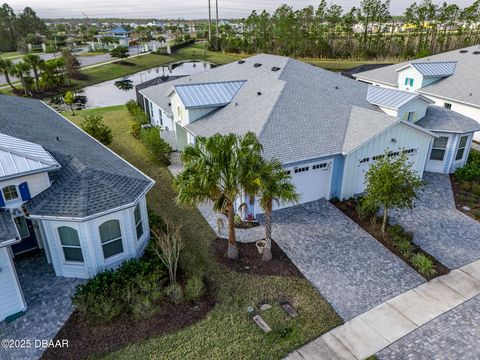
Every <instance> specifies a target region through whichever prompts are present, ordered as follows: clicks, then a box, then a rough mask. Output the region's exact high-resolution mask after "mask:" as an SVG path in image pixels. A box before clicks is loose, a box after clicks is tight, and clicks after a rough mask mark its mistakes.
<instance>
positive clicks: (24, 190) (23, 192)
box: [18, 182, 32, 201]
mask: <svg viewBox="0 0 480 360" xmlns="http://www.w3.org/2000/svg"><path fill="white" fill-rule="evenodd" d="M18 189H19V190H20V196H21V197H22V200H23V201H28V200H30V199H31V198H32V197H31V196H30V190H28V184H27V183H26V182H24V183H21V184H20V185H18Z"/></svg>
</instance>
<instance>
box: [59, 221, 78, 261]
mask: <svg viewBox="0 0 480 360" xmlns="http://www.w3.org/2000/svg"><path fill="white" fill-rule="evenodd" d="M57 231H58V236H59V238H60V244H61V246H62V250H63V256H64V257H65V261H71V262H78V263H83V254H82V247H81V245H80V238H79V237H78V231H77V230H75V229H72V228H71V227H68V226H60V227H59V228H58V229H57Z"/></svg>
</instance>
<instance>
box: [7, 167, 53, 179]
mask: <svg viewBox="0 0 480 360" xmlns="http://www.w3.org/2000/svg"><path fill="white" fill-rule="evenodd" d="M60 168H61V166H60V165H58V166H49V167H45V168H41V169H35V170H30V171H24V172H21V173H17V174H11V175H5V176H0V181H3V180H8V179H14V178H16V177H20V176H27V175H33V174H40V173H43V172H49V171H55V170H60Z"/></svg>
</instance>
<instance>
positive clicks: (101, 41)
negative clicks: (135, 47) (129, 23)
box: [90, 27, 130, 50]
mask: <svg viewBox="0 0 480 360" xmlns="http://www.w3.org/2000/svg"><path fill="white" fill-rule="evenodd" d="M110 38H114V39H115V41H116V43H111V42H110V41H107V40H106V39H110ZM95 39H96V40H97V41H96V42H94V43H93V44H92V43H91V44H90V45H91V46H92V47H93V50H95V49H97V48H100V49H112V48H114V47H116V46H127V47H128V46H130V32H129V31H127V30H125V29H124V28H123V27H117V28H114V29H112V30H110V31H108V32H106V33H103V34H98V35H95Z"/></svg>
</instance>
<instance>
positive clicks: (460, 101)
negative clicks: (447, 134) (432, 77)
mask: <svg viewBox="0 0 480 360" xmlns="http://www.w3.org/2000/svg"><path fill="white" fill-rule="evenodd" d="M427 87H428V85H427ZM422 89H423V88H420V89H417V90H416V91H417V92H419V93H421V94H425V95H430V96H434V97H438V98H440V99H443V100H449V101H455V102H458V103H460V104H464V105H468V106H473V107H475V108H480V104H472V103H468V102H465V101H462V100H457V99H453V98H449V97H446V96H443V95H437V94H432V93H429V92H427V91H425V90H422ZM452 111H454V110H452Z"/></svg>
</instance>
